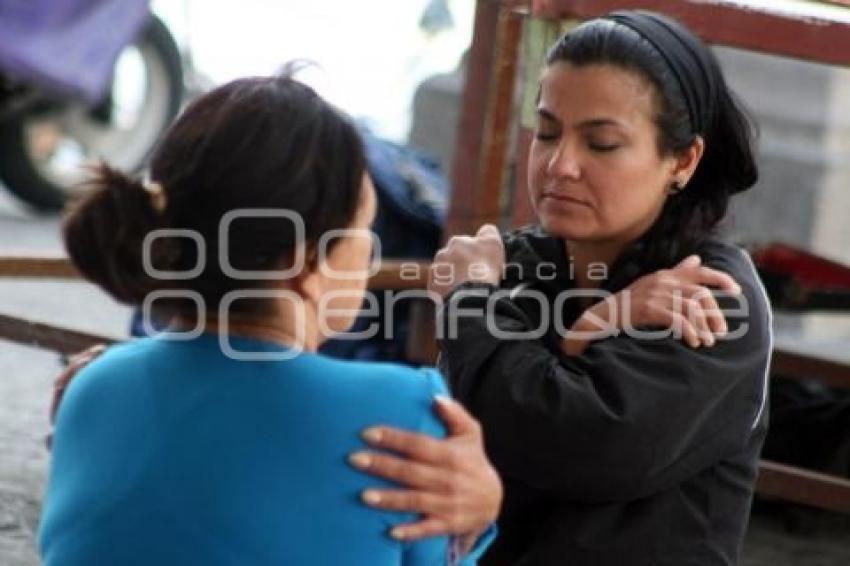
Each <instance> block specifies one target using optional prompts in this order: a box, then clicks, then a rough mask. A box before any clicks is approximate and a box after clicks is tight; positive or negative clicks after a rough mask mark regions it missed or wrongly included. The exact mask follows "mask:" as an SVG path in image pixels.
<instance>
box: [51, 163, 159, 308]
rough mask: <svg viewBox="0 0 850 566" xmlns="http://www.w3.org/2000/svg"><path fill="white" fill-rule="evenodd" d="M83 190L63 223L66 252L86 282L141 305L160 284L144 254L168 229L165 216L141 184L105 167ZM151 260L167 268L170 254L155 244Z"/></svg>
mask: <svg viewBox="0 0 850 566" xmlns="http://www.w3.org/2000/svg"><path fill="white" fill-rule="evenodd" d="M83 188H84V190H85V196H84V197H83V198H82V199H81V200H80V201H78V202H77V203H75V204H74V205H73V206H72V208H71V209H70V211H69V212H68V214H67V215H66V217H65V219H64V221H63V224H62V233H63V238H64V240H65V249H66V250H67V252H68V255H69V256H70V258H71V261H72V262H73V263H74V265H75V266H76V268H77V269H78V270H79V271H80V273H82V275H83V276H84V277H85V278H86V279H88V280H90V281H92V282H93V283H95V284H97V285H98V286H100V287H101V288H103V289H104V290H105V291H106V292H107V293H109V294H110V295H112V296H113V297H114V298H115V299H116V300H118V301H119V302H122V303H127V304H130V305H140V304H141V303H142V302H143V301H144V298H145V296H146V295H147V294H148V293H150V292H152V291H154V290H156V289H157V288H158V287H159V286H160V285H161V281H159V280H158V279H156V278H155V277H152V276H151V274H149V273H147V271H146V269H145V267H144V264H143V257H142V254H143V243H144V239H145V236H147V234H149V233H150V232H151V231H152V230H155V229H157V228H162V227H163V226H164V224H163V217H162V213H161V212H160V211H158V210H157V209H156V208H155V206H154V202H153V200H152V198H151V195H150V193H148V192H147V191H146V190H145V187H144V185H143V184H142V183H141V182H140V181H139V180H138V179H134V178H131V177H129V176H127V175H125V174H124V173H122V172H120V171H117V170H115V169H112V168H111V167H109V166H107V165H105V164H101V165H99V166H97V167H96V168H95V170H94V173H93V175H92V177H91V178H90V179H89V180H88V181H86V182H85V183H84V187H83ZM157 243H162V244H166V242H164V241H162V240H157ZM151 255H152V257H151V262H152V263H153V265H155V266H156V267H157V268H158V269H163V264H168V263H169V261H168V259H169V258H168V256H169V255H171V254H169V253H168V249H167V248H166V246H164V245H161V246H156V245H155V246H153V249H152V251H151Z"/></svg>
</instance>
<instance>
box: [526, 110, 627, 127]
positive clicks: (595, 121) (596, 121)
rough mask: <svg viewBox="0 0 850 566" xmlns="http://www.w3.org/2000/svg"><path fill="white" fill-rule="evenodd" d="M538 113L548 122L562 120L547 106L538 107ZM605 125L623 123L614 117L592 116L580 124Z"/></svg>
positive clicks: (586, 125)
mask: <svg viewBox="0 0 850 566" xmlns="http://www.w3.org/2000/svg"><path fill="white" fill-rule="evenodd" d="M537 115H538V116H540V117H541V118H543V119H545V120H546V121H548V122H555V123H559V122H560V120H558V118H557V117H556V116H555V115H554V114H553V113H552V112H550V111H549V110H546V109H545V108H538V109H537ZM604 126H617V127H622V126H623V125H622V124H621V123H620V122H618V121H617V120H614V119H612V118H592V119H590V120H585V121H584V122H581V123H579V124H578V127H579V128H601V127H604Z"/></svg>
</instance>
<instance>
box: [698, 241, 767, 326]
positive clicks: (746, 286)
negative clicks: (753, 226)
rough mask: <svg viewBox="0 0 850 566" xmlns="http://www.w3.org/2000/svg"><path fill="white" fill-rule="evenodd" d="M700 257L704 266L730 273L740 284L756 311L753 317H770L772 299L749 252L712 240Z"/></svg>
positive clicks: (707, 243) (750, 304) (705, 246)
mask: <svg viewBox="0 0 850 566" xmlns="http://www.w3.org/2000/svg"><path fill="white" fill-rule="evenodd" d="M700 257H702V260H703V265H706V266H708V267H712V268H714V269H717V270H720V271H723V272H725V273H728V274H729V275H731V276H732V277H733V278H734V279H735V281H737V282H738V284H739V285H740V286H741V289H742V291H743V295H744V298H745V299H746V301H747V303H748V304H749V306H750V308H752V309H754V310H753V311H752V314H753V315H755V316H761V317H763V318H769V317H770V312H771V307H770V299H769V297H768V295H767V291H766V290H765V288H764V285H763V284H762V281H761V278H760V277H759V274H758V270H757V269H756V266H755V264H754V263H753V260H752V258H751V257H750V254H749V252H747V251H746V250H745V249H743V248H741V247H739V246H735V245H733V244H729V243H726V242H722V241H719V240H711V241H709V242H706V243H705V244H704V245H703V246H702V247H701V249H700Z"/></svg>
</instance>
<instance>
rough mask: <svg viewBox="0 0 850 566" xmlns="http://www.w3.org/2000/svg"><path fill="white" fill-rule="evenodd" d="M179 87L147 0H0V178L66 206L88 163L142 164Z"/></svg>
mask: <svg viewBox="0 0 850 566" xmlns="http://www.w3.org/2000/svg"><path fill="white" fill-rule="evenodd" d="M183 91H184V84H183V67H182V62H181V55H180V51H179V49H178V47H177V45H176V43H175V41H174V38H173V37H172V35H171V33H170V32H169V30H168V29H167V28H166V27H165V25H164V24H163V23H162V22H161V21H160V20H159V19H158V18H157V17H155V16H154V15H153V14H152V13H151V11H150V2H149V1H148V0H64V1H61V2H59V1H56V0H27V1H26V2H21V1H20V0H0V180H2V182H3V183H4V184H5V185H6V187H7V188H8V189H9V190H11V191H12V192H14V193H15V194H16V195H17V196H19V197H20V198H21V199H23V200H24V201H26V202H27V203H28V204H29V205H31V206H32V207H34V208H36V209H38V210H45V211H49V210H57V209H60V208H62V206H63V205H64V203H65V201H66V200H67V199H68V198H69V197H70V196H71V195H72V194H73V193H74V192H75V190H78V189H76V185H77V184H78V182H79V181H80V180H81V178H82V175H83V174H84V173H85V166H86V165H87V164H92V163H95V162H97V161H100V160H105V161H108V162H109V163H111V164H113V165H114V166H116V167H119V168H121V169H124V170H130V171H132V170H137V169H139V168H140V167H141V166H142V164H143V163H144V160H145V158H146V157H147V155H148V154H149V152H150V150H151V149H152V147H153V145H154V143H155V142H156V140H157V138H158V137H159V134H160V133H161V131H162V130H163V129H164V128H165V127H167V126H168V124H169V123H170V122H171V121H172V120H173V118H174V117H175V115H176V114H177V112H178V110H179V109H180V104H181V101H182V98H183Z"/></svg>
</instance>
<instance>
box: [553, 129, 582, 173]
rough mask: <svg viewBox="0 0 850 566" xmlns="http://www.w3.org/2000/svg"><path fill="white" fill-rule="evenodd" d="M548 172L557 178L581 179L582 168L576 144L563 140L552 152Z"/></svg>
mask: <svg viewBox="0 0 850 566" xmlns="http://www.w3.org/2000/svg"><path fill="white" fill-rule="evenodd" d="M546 172H547V173H548V174H549V175H550V176H552V177H556V178H566V179H571V180H578V179H579V178H581V166H580V164H579V158H578V151H577V148H576V144H575V143H572V142H571V141H570V140H567V139H564V140H562V141H561V143H560V144H558V147H557V148H555V150H554V151H553V152H552V155H551V157H550V158H549V163H548V164H547V167H546Z"/></svg>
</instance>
